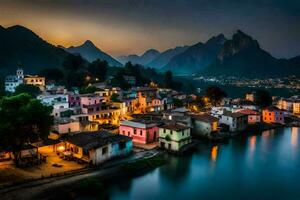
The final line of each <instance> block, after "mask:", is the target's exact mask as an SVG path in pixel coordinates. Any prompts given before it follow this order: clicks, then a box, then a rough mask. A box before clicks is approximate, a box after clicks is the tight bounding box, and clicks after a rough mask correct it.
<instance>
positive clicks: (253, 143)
mask: <svg viewBox="0 0 300 200" xmlns="http://www.w3.org/2000/svg"><path fill="white" fill-rule="evenodd" d="M255 146H256V136H252V137H251V138H250V150H251V151H254V150H255Z"/></svg>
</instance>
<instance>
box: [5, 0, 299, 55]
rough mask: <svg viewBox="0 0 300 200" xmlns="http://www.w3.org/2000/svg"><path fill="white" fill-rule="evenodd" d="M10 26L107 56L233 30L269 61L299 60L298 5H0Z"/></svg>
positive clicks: (291, 0)
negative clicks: (271, 57) (267, 54)
mask: <svg viewBox="0 0 300 200" xmlns="http://www.w3.org/2000/svg"><path fill="white" fill-rule="evenodd" d="M15 24H20V25H24V26H26V27H28V28H30V29H32V30H33V31H34V32H36V33H37V34H39V35H40V36H41V37H42V38H44V39H46V40H47V41H49V42H50V43H53V44H61V45H64V46H70V45H79V44H81V43H82V42H84V41H85V40H87V39H89V40H92V41H93V42H94V43H95V44H96V45H97V46H98V47H99V48H101V49H102V50H104V51H106V52H108V53H110V54H112V55H113V56H118V55H121V54H133V53H136V54H140V53H142V52H143V51H145V50H147V49H149V48H155V49H158V50H159V51H163V50H165V49H167V48H173V47H175V46H182V45H190V44H194V43H197V42H199V41H206V40H207V39H208V38H209V37H211V36H213V35H216V34H219V33H224V34H225V35H226V36H227V37H231V35H232V33H233V32H234V31H235V30H236V29H241V30H242V31H244V32H246V33H248V34H250V35H251V36H253V37H254V38H255V39H257V40H258V41H259V42H260V44H261V46H262V47H263V48H264V49H266V50H267V51H269V52H270V53H272V54H273V55H274V56H275V57H293V56H296V55H300V1H299V0H284V1H283V0H245V1H240V0H222V1H221V0H97V1H96V0H94V1H92V0H0V25H2V26H4V27H7V26H11V25H15Z"/></svg>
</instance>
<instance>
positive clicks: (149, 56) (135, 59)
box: [118, 49, 160, 66]
mask: <svg viewBox="0 0 300 200" xmlns="http://www.w3.org/2000/svg"><path fill="white" fill-rule="evenodd" d="M159 55H160V53H159V51H157V50H155V49H149V50H147V51H146V52H145V53H143V54H142V55H141V56H138V55H129V56H120V57H119V58H118V60H119V61H120V62H121V63H123V64H125V63H127V62H131V63H132V64H140V65H144V66H147V64H148V63H149V62H151V61H152V60H154V59H156V58H157V57H158V56H159Z"/></svg>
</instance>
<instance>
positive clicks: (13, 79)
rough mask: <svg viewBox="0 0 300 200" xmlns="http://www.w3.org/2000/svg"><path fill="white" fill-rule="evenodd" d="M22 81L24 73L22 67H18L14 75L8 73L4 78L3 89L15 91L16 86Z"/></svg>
mask: <svg viewBox="0 0 300 200" xmlns="http://www.w3.org/2000/svg"><path fill="white" fill-rule="evenodd" d="M22 83H24V74H23V70H22V69H18V70H17V73H16V75H9V76H6V78H5V91H7V92H15V91H16V87H18V86H19V85H20V84H22Z"/></svg>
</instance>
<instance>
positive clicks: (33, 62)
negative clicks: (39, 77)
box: [0, 25, 122, 75]
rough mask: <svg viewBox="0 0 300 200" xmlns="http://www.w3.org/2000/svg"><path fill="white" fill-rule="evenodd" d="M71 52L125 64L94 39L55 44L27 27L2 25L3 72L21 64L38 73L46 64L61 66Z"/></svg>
mask: <svg viewBox="0 0 300 200" xmlns="http://www.w3.org/2000/svg"><path fill="white" fill-rule="evenodd" d="M70 53H79V54H81V55H82V56H83V57H84V58H85V59H86V60H88V61H93V60H96V59H98V58H99V59H101V60H106V61H107V62H108V63H109V65H111V66H122V64H121V63H119V62H118V61H116V60H115V59H113V58H112V57H111V56H110V55H108V54H106V53H104V52H103V51H101V50H100V49H98V48H97V47H96V46H95V45H94V44H93V43H92V42H91V41H86V42H85V43H84V44H83V45H81V46H79V47H70V48H67V49H66V48H64V47H62V46H58V47H57V46H54V45H52V44H50V43H48V42H47V41H45V40H43V39H42V38H40V37H39V36H38V35H37V34H35V33H34V32H33V31H31V30H29V29H28V28H26V27H23V26H20V25H16V26H12V27H8V28H4V27H2V26H0V75H5V74H8V73H14V72H15V70H16V68H17V67H18V66H21V67H22V68H23V69H24V70H25V72H26V73H38V72H39V71H41V70H42V69H46V68H60V67H61V66H62V62H63V61H64V59H65V57H66V56H67V55H69V54H70Z"/></svg>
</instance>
